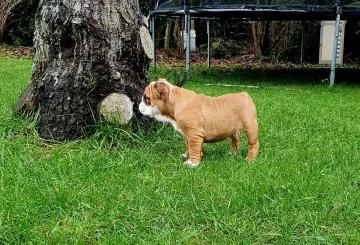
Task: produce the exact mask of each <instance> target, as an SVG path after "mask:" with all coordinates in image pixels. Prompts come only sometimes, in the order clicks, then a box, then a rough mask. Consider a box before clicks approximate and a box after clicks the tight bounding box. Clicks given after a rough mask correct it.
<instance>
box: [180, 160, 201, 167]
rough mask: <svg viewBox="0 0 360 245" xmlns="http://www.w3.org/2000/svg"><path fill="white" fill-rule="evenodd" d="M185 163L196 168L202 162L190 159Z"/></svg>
mask: <svg viewBox="0 0 360 245" xmlns="http://www.w3.org/2000/svg"><path fill="white" fill-rule="evenodd" d="M184 164H185V165H187V166H188V167H189V168H196V167H197V166H199V164H200V162H192V161H190V160H186V161H185V162H184Z"/></svg>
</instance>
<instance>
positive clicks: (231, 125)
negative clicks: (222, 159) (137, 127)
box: [139, 79, 259, 167]
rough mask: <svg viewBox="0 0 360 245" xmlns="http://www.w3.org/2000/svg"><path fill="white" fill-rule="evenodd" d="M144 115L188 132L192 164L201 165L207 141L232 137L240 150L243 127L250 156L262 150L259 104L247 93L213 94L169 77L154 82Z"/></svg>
mask: <svg viewBox="0 0 360 245" xmlns="http://www.w3.org/2000/svg"><path fill="white" fill-rule="evenodd" d="M139 110H140V112H141V113H142V114H143V115H146V116H149V117H154V118H155V119H157V120H158V121H162V122H169V123H171V124H172V126H173V127H174V129H175V130H176V131H178V132H179V133H180V134H181V135H183V136H184V139H185V144H186V153H185V154H184V155H183V156H184V157H186V158H188V160H187V161H185V164H186V165H188V166H189V167H196V166H197V165H199V163H200V160H201V155H202V145H203V143H209V142H216V141H220V140H223V139H226V138H230V139H231V149H232V150H233V151H238V150H239V140H240V135H239V129H242V130H243V131H244V132H245V134H246V136H247V139H248V154H247V157H246V160H253V159H254V158H255V157H256V155H257V153H258V151H259V140H258V125H257V120H256V107H255V104H254V103H253V101H252V100H251V98H250V96H249V95H248V94H247V93H245V92H242V93H237V94H226V95H222V96H219V97H209V96H205V95H199V94H196V93H195V92H193V91H190V90H186V89H183V88H180V87H177V86H173V85H172V84H170V83H169V82H168V81H166V80H165V79H160V80H159V81H157V82H151V83H150V84H149V85H148V86H147V87H146V88H145V91H144V96H143V98H142V101H141V103H140V105H139Z"/></svg>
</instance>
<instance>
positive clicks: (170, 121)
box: [154, 114, 184, 136]
mask: <svg viewBox="0 0 360 245" xmlns="http://www.w3.org/2000/svg"><path fill="white" fill-rule="evenodd" d="M154 117H155V119H156V120H158V121H160V122H166V123H170V124H171V125H172V126H173V128H174V130H175V131H176V132H179V133H180V134H181V135H183V136H184V132H183V131H182V130H181V129H180V128H178V126H177V124H176V121H175V120H173V119H171V118H168V117H165V116H163V115H161V114H158V115H155V116H154Z"/></svg>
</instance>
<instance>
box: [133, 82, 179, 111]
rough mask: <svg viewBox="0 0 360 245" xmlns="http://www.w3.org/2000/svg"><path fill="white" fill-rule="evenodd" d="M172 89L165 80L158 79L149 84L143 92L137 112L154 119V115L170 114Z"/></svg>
mask: <svg viewBox="0 0 360 245" xmlns="http://www.w3.org/2000/svg"><path fill="white" fill-rule="evenodd" d="M172 89H173V85H171V84H170V83H169V82H168V81H167V80H165V79H160V80H158V81H156V82H151V83H150V84H149V85H148V86H147V87H146V88H145V91H144V94H143V97H142V99H141V103H140V105H139V111H140V112H141V114H143V115H145V116H148V117H155V116H156V115H159V114H160V115H168V114H171V112H172V110H173V108H172V106H171V105H172Z"/></svg>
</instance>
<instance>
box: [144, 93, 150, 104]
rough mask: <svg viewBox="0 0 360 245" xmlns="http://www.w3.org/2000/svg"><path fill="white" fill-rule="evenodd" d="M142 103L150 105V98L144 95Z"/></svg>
mask: <svg viewBox="0 0 360 245" xmlns="http://www.w3.org/2000/svg"><path fill="white" fill-rule="evenodd" d="M144 101H145V104H146V105H150V98H149V97H147V96H145V95H144Z"/></svg>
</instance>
